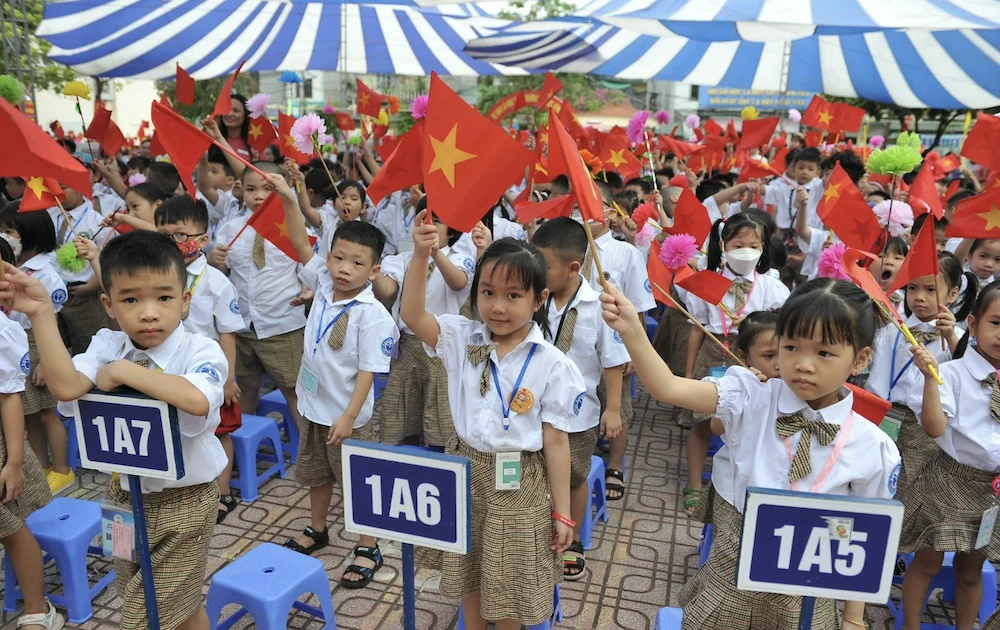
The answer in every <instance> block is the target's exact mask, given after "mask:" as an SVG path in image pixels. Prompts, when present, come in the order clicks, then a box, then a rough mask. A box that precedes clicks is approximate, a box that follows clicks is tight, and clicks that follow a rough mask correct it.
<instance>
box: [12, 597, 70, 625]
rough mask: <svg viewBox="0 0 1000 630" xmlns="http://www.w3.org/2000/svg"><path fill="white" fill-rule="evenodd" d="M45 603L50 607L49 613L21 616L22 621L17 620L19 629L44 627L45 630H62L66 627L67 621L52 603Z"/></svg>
mask: <svg viewBox="0 0 1000 630" xmlns="http://www.w3.org/2000/svg"><path fill="white" fill-rule="evenodd" d="M45 603H46V604H48V605H49V612H47V613H35V614H33V615H21V617H20V619H18V620H17V627H18V628H23V627H25V626H42V627H43V628H45V630H61V629H62V627H63V626H65V625H66V620H65V619H63V616H62V615H60V614H59V613H57V612H56V609H55V607H54V606H53V605H52V604H51V602H49V601H48V600H46V601H45Z"/></svg>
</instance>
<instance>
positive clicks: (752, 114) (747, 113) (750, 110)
mask: <svg viewBox="0 0 1000 630" xmlns="http://www.w3.org/2000/svg"><path fill="white" fill-rule="evenodd" d="M759 117H760V112H758V111H757V108H756V107H754V106H753V105H751V106H749V107H744V108H743V111H741V112H740V118H742V119H743V120H757V119H758V118H759Z"/></svg>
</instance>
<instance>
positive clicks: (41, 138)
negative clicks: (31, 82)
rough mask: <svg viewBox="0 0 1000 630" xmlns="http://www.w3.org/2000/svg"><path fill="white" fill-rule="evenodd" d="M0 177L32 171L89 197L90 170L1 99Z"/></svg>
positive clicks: (18, 175)
mask: <svg viewBox="0 0 1000 630" xmlns="http://www.w3.org/2000/svg"><path fill="white" fill-rule="evenodd" d="M0 138H3V143H4V151H3V152H0V177H23V176H24V173H33V174H35V175H42V176H45V177H54V178H57V179H58V180H59V181H60V182H62V183H64V184H66V185H67V186H71V187H73V188H74V189H75V190H78V191H80V192H81V193H83V194H85V195H86V196H88V197H90V196H91V190H90V171H89V170H87V167H86V166H84V165H83V164H81V163H80V162H79V161H78V160H76V159H75V158H74V157H73V156H72V155H70V154H69V153H68V152H67V151H66V149H65V148H63V147H62V146H61V145H59V144H56V141H55V140H53V139H52V137H51V136H50V135H49V134H47V133H45V132H44V131H42V128H41V127H39V126H38V125H37V124H35V121H33V120H31V119H29V118H28V117H27V116H25V115H24V114H23V113H22V112H21V110H20V109H18V108H16V107H14V106H13V105H11V104H10V103H8V102H7V101H6V100H5V99H2V98H0Z"/></svg>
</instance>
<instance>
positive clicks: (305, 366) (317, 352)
mask: <svg viewBox="0 0 1000 630" xmlns="http://www.w3.org/2000/svg"><path fill="white" fill-rule="evenodd" d="M322 263H323V259H322V258H319V257H316V256H314V257H313V258H312V259H311V260H310V261H309V264H307V265H306V270H305V271H304V272H303V273H301V274H300V275H299V277H300V278H301V280H302V281H303V283H305V284H306V286H308V287H309V288H310V289H312V290H313V291H315V292H316V297H315V299H314V301H313V305H312V309H310V311H309V319H308V320H307V321H306V330H305V354H304V355H303V357H302V367H301V368H300V369H299V378H298V381H297V382H296V383H295V394H296V395H297V396H298V398H299V413H300V414H302V417H304V418H308V419H309V421H310V422H314V423H316V424H321V425H323V426H327V427H328V426H331V425H332V424H333V422H334V421H335V420H336V419H337V418H339V417H340V416H341V414H343V413H344V410H345V409H347V406H348V405H349V404H350V402H351V397H352V396H353V395H354V388H355V386H356V385H357V382H358V372H362V371H363V372H373V373H385V372H388V371H389V365H390V362H391V360H392V350H393V348H394V347H395V346H396V342H397V341H398V340H399V331H398V330H396V322H395V321H393V319H392V316H391V315H390V314H389V312H388V311H387V310H385V307H384V306H382V304H381V303H380V302H379V301H378V300H376V299H375V294H374V293H373V292H372V287H371V285H370V284H369V285H368V286H366V287H365V288H364V290H363V291H361V293H359V294H358V295H356V296H355V297H354V298H353V299H350V300H337V301H334V296H333V280H332V279H331V278H330V270H329V269H327V268H326V266H325V265H323V264H322ZM348 305H351V306H350V307H349V308H350V310H349V311H348V312H349V313H350V316H349V317H348V323H347V336H346V337H345V338H344V345H343V346H342V347H341V348H340V349H339V350H334V349H333V348H331V347H330V343H329V337H330V334H331V333H332V331H333V326H332V324H331V323H332V322H333V321H334V319H335V318H336V317H338V316H340V313H341V312H342V311H344V309H345V308H348ZM372 389H373V388H369V389H368V396H367V398H366V399H365V404H364V406H362V408H361V412H360V413H358V417H357V418H356V419H355V421H354V428H355V429H357V428H359V427H363V426H365V425H366V424H368V421H369V420H371V417H372V407H373V406H374V404H375V394H374V392H373V391H372Z"/></svg>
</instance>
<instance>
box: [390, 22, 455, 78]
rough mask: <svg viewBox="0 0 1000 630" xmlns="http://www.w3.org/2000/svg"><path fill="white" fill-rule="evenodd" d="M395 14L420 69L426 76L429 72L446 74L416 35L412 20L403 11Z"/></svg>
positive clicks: (440, 64) (438, 61)
mask: <svg viewBox="0 0 1000 630" xmlns="http://www.w3.org/2000/svg"><path fill="white" fill-rule="evenodd" d="M396 13H397V17H398V18H399V26H400V28H402V29H403V35H405V36H406V40H407V41H408V42H410V46H412V47H413V54H415V55H416V57H417V61H418V62H419V63H420V67H421V68H423V69H424V72H425V73H427V74H428V75H429V74H430V73H431V72H437V73H438V74H446V73H447V72H448V68H446V67H445V66H444V64H443V63H441V60H440V59H438V58H437V56H436V55H435V54H434V53H432V52H431V50H430V48H428V47H427V43H426V42H425V41H424V39H423V38H422V37H420V36H419V34H418V33H417V27H416V25H415V24H414V23H413V20H411V19H410V16H409V15H406V13H405V12H404V11H397V12H396Z"/></svg>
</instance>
